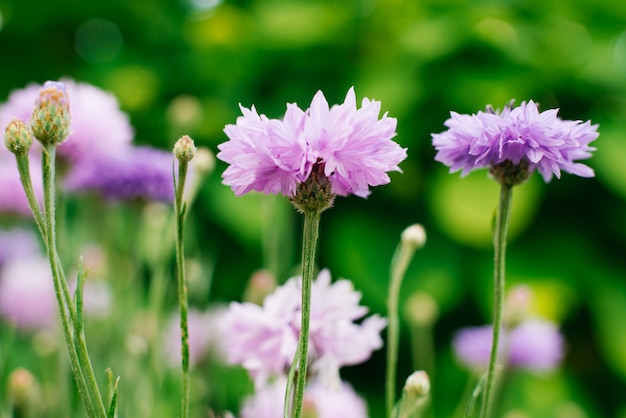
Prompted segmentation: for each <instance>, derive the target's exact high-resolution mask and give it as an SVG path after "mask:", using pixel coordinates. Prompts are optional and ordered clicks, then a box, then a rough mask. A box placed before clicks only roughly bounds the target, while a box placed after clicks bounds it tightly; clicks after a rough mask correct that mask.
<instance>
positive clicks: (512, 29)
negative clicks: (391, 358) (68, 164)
mask: <svg viewBox="0 0 626 418" xmlns="http://www.w3.org/2000/svg"><path fill="white" fill-rule="evenodd" d="M0 53H1V57H2V59H1V61H0V100H1V101H4V100H5V99H6V97H7V96H8V94H9V93H10V91H12V90H14V89H17V88H22V87H24V86H25V85H26V84H27V83H29V82H31V81H36V82H39V83H42V82H44V81H45V80H49V79H59V78H61V77H64V76H67V77H71V78H74V79H76V80H78V81H85V82H89V83H92V84H95V85H97V86H99V87H101V88H103V89H105V90H108V91H111V92H113V93H114V94H115V95H116V96H117V98H118V99H119V101H120V103H121V106H122V108H123V110H124V111H126V112H128V114H129V115H130V118H131V122H132V125H133V127H134V128H135V131H136V137H135V142H137V143H141V144H152V145H154V146H157V147H160V148H163V149H169V148H171V146H172V145H173V143H174V141H175V140H176V139H177V138H178V137H179V136H180V135H182V134H189V135H190V136H191V137H193V138H194V139H195V141H196V143H197V144H198V145H203V146H207V147H209V148H210V149H212V150H213V151H214V152H216V147H217V145H218V144H219V143H221V142H224V141H225V140H226V139H227V138H226V136H225V135H224V133H223V131H222V130H223V128H224V125H226V124H229V123H234V122H235V120H236V118H237V116H238V115H239V114H240V111H239V108H238V104H239V103H241V104H242V105H244V106H246V107H249V106H251V105H255V106H256V108H257V109H258V110H259V112H260V113H264V114H266V115H268V117H279V116H280V115H281V114H282V113H283V112H284V109H285V104H286V103H287V102H297V103H298V104H299V105H300V107H302V108H306V107H307V106H308V104H309V103H310V100H311V98H312V97H313V95H314V94H315V92H316V91H317V90H322V91H323V92H324V93H325V95H326V97H327V99H328V101H329V102H330V103H339V102H342V101H343V97H344V95H345V93H346V92H347V90H348V89H349V88H350V86H353V85H354V86H355V89H356V93H357V97H358V98H359V100H360V99H361V98H363V97H369V98H374V99H377V100H380V101H381V102H382V106H383V110H384V111H387V112H389V115H390V116H392V117H396V118H397V119H398V129H397V132H398V135H397V138H396V139H397V141H398V142H399V143H400V144H401V145H402V146H403V147H406V148H408V154H409V157H408V159H407V160H406V161H404V162H403V163H402V164H401V168H402V170H403V173H402V174H400V173H392V175H391V178H392V182H391V184H389V185H386V186H383V187H378V188H375V189H374V190H373V193H372V195H371V196H370V197H369V198H368V199H366V200H363V199H360V198H357V197H349V198H338V199H337V200H336V203H335V206H334V208H333V209H332V210H330V211H328V212H326V213H325V214H324V215H323V217H322V230H321V235H320V245H319V257H318V262H319V265H320V266H321V267H328V268H329V269H330V271H331V272H332V274H333V276H334V277H335V278H336V277H346V278H350V279H352V280H353V281H354V283H355V287H356V289H358V290H360V291H361V292H362V293H363V303H364V304H366V305H368V306H370V307H371V309H372V311H374V312H381V313H383V314H384V312H385V301H384V297H385V296H384V295H385V294H386V288H387V278H388V270H389V262H390V260H391V256H392V254H393V251H394V248H395V246H396V244H397V241H398V239H399V235H400V233H401V231H402V230H403V229H404V228H405V227H406V226H408V225H409V224H411V223H415V222H419V223H422V224H423V225H424V226H425V228H426V231H427V234H428V242H427V245H426V247H425V248H424V249H423V250H421V251H419V252H418V253H417V256H416V258H415V260H414V262H413V264H412V265H411V268H410V269H409V272H408V273H407V277H406V280H405V282H404V285H403V288H402V301H405V300H406V299H407V298H408V297H409V296H410V295H411V294H412V293H413V292H415V291H425V292H428V293H430V294H431V295H432V296H433V297H434V298H435V300H436V301H437V302H438V305H439V309H440V315H441V316H440V318H439V321H438V322H437V323H436V324H435V328H434V342H435V353H436V368H435V370H436V374H435V375H434V376H433V403H434V405H435V412H436V413H437V416H441V417H448V416H451V415H452V413H453V411H454V409H455V407H456V403H457V401H458V399H459V397H460V396H461V393H462V391H463V388H464V385H465V379H466V374H465V372H464V371H463V370H462V369H461V368H460V367H459V366H458V365H457V363H456V362H455V361H454V358H453V355H452V353H451V351H450V350H451V349H450V341H451V338H452V335H453V333H454V331H455V330H456V329H458V328H460V327H463V326H473V325H481V324H484V323H487V322H488V321H489V320H490V309H491V280H492V250H491V242H490V224H491V219H492V216H493V211H494V208H495V205H496V202H497V196H498V189H497V186H496V184H495V183H494V182H493V181H491V180H489V179H488V178H487V175H486V173H485V172H484V171H483V172H478V173H473V174H472V175H470V176H468V177H467V178H463V179H461V178H460V176H459V175H458V174H453V175H450V174H448V172H447V169H446V168H445V167H443V166H442V165H440V164H439V163H436V162H435V161H434V160H433V157H434V155H435V152H434V149H433V148H432V145H431V139H430V133H432V132H441V131H443V130H444V126H443V122H444V121H445V120H446V119H447V118H448V115H449V111H450V110H455V111H458V112H460V113H474V112H476V111H478V110H481V109H483V108H484V107H485V105H487V104H492V105H493V106H494V107H502V106H503V105H505V104H506V103H508V102H509V101H510V100H511V99H516V100H517V103H519V102H521V101H523V100H529V99H533V100H535V101H536V102H539V103H540V105H541V108H542V109H548V108H554V107H558V108H560V115H561V117H563V118H565V119H580V120H587V119H591V120H592V122H593V123H598V124H599V125H600V127H599V132H600V137H599V139H598V140H597V141H596V142H595V143H594V144H593V145H595V146H596V147H597V148H598V150H597V152H596V153H595V154H594V156H593V158H592V159H591V160H589V162H588V164H589V165H590V166H591V167H593V168H594V169H595V170H596V178H593V179H582V178H578V177H575V176H570V175H568V174H564V175H563V176H562V178H561V179H560V180H557V179H555V180H553V181H552V182H551V183H549V184H544V183H543V182H542V180H541V178H540V176H538V175H535V176H533V178H532V179H531V180H530V181H529V182H528V183H527V184H525V185H523V186H520V187H518V188H517V189H516V190H515V193H514V208H513V219H512V226H511V235H510V238H511V239H510V245H509V251H508V284H509V285H510V286H512V285H514V284H519V283H526V284H528V285H530V286H531V288H532V289H533V291H534V292H535V296H536V298H535V301H536V303H535V305H534V306H533V308H534V310H535V311H536V313H537V314H539V315H541V316H543V317H545V318H548V319H551V320H554V321H557V322H558V323H559V324H560V325H561V328H562V330H563V333H564V335H565V338H566V341H567V353H566V358H565V361H564V364H563V367H562V369H561V371H559V372H555V373H553V374H550V375H548V376H543V377H537V376H533V375H530V374H524V373H518V374H514V375H512V376H510V379H508V380H507V385H506V386H505V388H504V392H505V393H504V395H505V396H504V401H503V403H504V407H503V408H504V409H505V410H506V411H513V410H516V409H522V410H526V411H527V412H528V413H529V416H532V417H563V418H565V417H568V418H569V417H572V418H576V417H579V416H580V417H620V418H623V417H626V396H625V394H626V280H625V279H626V277H625V276H626V216H625V215H624V214H625V213H626V163H625V160H626V138H624V134H625V133H626V7H624V4H623V1H622V0H553V1H539V0H507V1H496V0H476V1H463V0H443V1H437V0H423V1H408V0H385V1H382V0H381V1H376V0H341V1H340V0H334V1H333V0H322V1H304V0H302V1H297V0H237V1H220V0H179V1H164V0H153V1H137V0H134V1H126V0H125V1H122V0H108V1H106V2H87V1H75V0H74V1H72V0H57V1H43V0H25V1H17V0H13V1H7V0H0ZM224 168H225V165H224V164H223V163H221V162H218V165H217V169H216V172H215V173H214V174H213V176H212V177H211V178H210V179H209V180H207V181H206V183H205V184H204V186H203V188H202V190H201V194H200V196H199V198H198V201H197V202H196V205H195V206H194V210H193V216H192V218H191V219H190V221H189V224H188V231H189V235H190V240H191V241H192V244H191V245H190V246H189V251H190V254H191V255H192V256H193V257H195V258H196V259H198V260H200V261H201V264H202V265H203V266H204V267H205V271H204V272H203V273H201V276H200V277H202V275H206V280H207V283H208V282H209V279H210V280H211V281H210V289H209V286H208V284H207V285H206V286H199V289H200V290H198V291H197V292H196V294H195V295H192V303H196V304H199V305H203V304H207V303H209V301H210V302H219V301H221V302H225V301H230V300H240V299H241V295H242V292H243V289H244V287H245V284H246V283H247V280H248V278H249V277H250V275H251V273H252V272H254V271H255V270H257V269H259V268H262V267H265V268H268V269H270V270H271V271H273V272H274V273H275V274H276V275H277V277H279V280H280V281H284V280H286V278H287V277H289V275H290V274H292V273H293V272H295V271H297V263H298V253H299V231H300V222H301V219H300V218H299V215H297V214H296V213H295V211H294V210H292V209H291V208H290V206H289V204H288V202H287V201H286V199H284V198H281V197H274V196H269V197H267V196H261V195H249V196H244V197H241V198H236V197H234V195H233V193H232V192H231V191H230V190H229V189H228V188H227V187H226V186H223V185H222V184H221V179H220V175H221V172H222V171H223V170H224ZM69 206H70V208H73V209H72V210H69V211H68V212H67V213H68V219H67V222H68V223H69V224H75V225H84V224H87V222H84V221H80V220H76V217H77V216H78V215H80V216H83V217H85V218H89V217H90V216H94V215H93V212H92V209H93V208H94V204H93V203H91V204H90V203H89V202H86V201H85V199H83V200H81V199H77V200H76V201H74V202H72V201H70V203H69ZM96 206H97V205H96ZM96 211H97V212H98V213H99V214H100V215H102V214H103V213H104V214H105V215H103V216H106V217H113V216H118V217H119V216H122V217H130V216H136V213H137V211H135V212H132V211H130V213H131V214H129V213H127V212H124V210H122V209H120V208H119V207H116V208H114V209H111V210H108V211H107V210H103V209H101V208H100V209H96ZM120 213H121V215H120ZM133 213H134V214H135V215H133ZM120 222H121V221H120ZM128 225H132V220H128V221H127V224H126V226H124V227H120V228H119V231H120V234H121V235H120V236H118V237H117V239H118V240H119V241H120V242H129V241H128V240H126V239H125V236H124V235H123V234H129V235H133V234H135V231H134V230H133V229H132V228H127V226H128ZM75 228H77V227H75ZM78 235H80V234H78ZM84 235H86V236H89V233H84ZM68 240H70V241H71V238H68ZM130 242H132V240H130ZM128 245H129V246H130V244H128ZM76 246H78V245H76ZM120 253H121V254H123V253H122V250H120ZM209 292H210V295H209ZM402 331H403V335H402V341H401V345H402V347H403V348H402V350H401V358H400V364H399V380H403V379H404V377H406V376H408V375H409V374H410V372H411V371H412V365H411V356H410V350H409V346H410V339H409V330H408V327H407V326H406V325H405V326H404V328H403V330H402ZM112 366H113V367H115V365H114V364H112ZM383 370H384V352H383V351H379V352H377V353H376V354H375V356H374V357H373V358H372V360H371V361H370V362H368V363H367V364H365V365H361V366H354V367H350V368H347V369H345V370H344V371H343V377H344V378H346V379H348V380H350V381H351V382H352V383H353V385H354V386H355V388H356V389H357V390H358V391H359V392H360V393H361V394H363V395H364V396H366V397H367V398H368V400H369V403H370V410H371V411H372V416H381V415H380V414H381V412H380V411H381V407H382V399H383V394H382V393H383V386H384V385H383V376H384V373H383ZM116 373H120V374H124V370H116ZM122 382H126V384H128V385H132V378H130V377H128V378H123V380H122ZM122 393H123V385H122ZM120 402H121V403H122V404H123V403H124V402H131V400H130V399H126V400H124V399H123V398H121V400H120Z"/></svg>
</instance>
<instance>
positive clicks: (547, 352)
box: [452, 319, 564, 371]
mask: <svg viewBox="0 0 626 418" xmlns="http://www.w3.org/2000/svg"><path fill="white" fill-rule="evenodd" d="M492 329H493V328H492V327H491V326H483V327H470V328H463V329H461V330H459V331H458V332H457V333H456V335H455V337H454V339H453V342H452V347H453V349H454V353H455V354H456V356H457V358H458V359H459V361H460V362H461V363H462V364H463V365H464V366H466V367H467V368H469V369H470V370H474V371H480V370H483V369H484V368H486V367H487V364H488V363H489V354H490V350H491V341H492ZM501 335H502V337H501V338H500V344H499V347H498V349H499V350H500V351H499V352H500V353H501V354H502V355H501V356H500V357H499V358H501V359H502V361H503V362H505V363H506V365H507V366H510V367H515V368H521V369H526V370H531V371H549V370H552V369H554V368H556V367H558V365H559V364H560V362H561V360H562V359H563V355H564V354H563V351H564V342H563V336H562V335H561V334H560V332H559V330H558V328H557V327H556V325H555V324H553V323H551V322H547V321H541V320H536V319H533V320H528V321H526V322H523V323H521V324H519V325H518V326H516V327H515V328H513V329H511V330H510V331H504V332H503V334H501Z"/></svg>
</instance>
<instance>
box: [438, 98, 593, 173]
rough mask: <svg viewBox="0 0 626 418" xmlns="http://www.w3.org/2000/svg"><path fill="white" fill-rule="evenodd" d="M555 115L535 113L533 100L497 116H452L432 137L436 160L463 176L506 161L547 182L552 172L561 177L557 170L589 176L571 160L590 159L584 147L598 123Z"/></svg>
mask: <svg viewBox="0 0 626 418" xmlns="http://www.w3.org/2000/svg"><path fill="white" fill-rule="evenodd" d="M557 112H558V109H550V110H546V111H544V112H541V113H540V112H539V110H538V107H537V105H536V104H535V103H534V102H533V101H529V102H528V103H526V102H523V103H522V104H521V105H520V106H519V107H516V108H511V107H510V106H509V107H506V108H505V109H504V110H503V111H502V112H495V111H493V109H491V108H490V107H488V108H487V110H486V111H485V112H478V113H477V114H475V115H461V114H458V113H456V112H451V113H450V115H451V117H450V119H448V120H447V121H446V122H445V123H444V124H445V125H446V126H447V127H448V130H447V131H444V132H442V133H439V134H432V138H433V145H434V147H435V149H436V150H437V155H436V156H435V160H437V161H439V162H441V163H443V164H445V165H447V166H449V167H450V172H454V171H458V170H462V175H466V174H468V173H469V172H470V171H471V170H474V169H478V168H486V167H488V168H491V169H493V168H495V167H497V166H499V165H501V164H503V163H506V162H507V161H509V162H510V163H512V164H513V165H514V166H520V167H521V168H522V171H524V173H523V174H524V175H525V176H526V177H527V176H528V175H530V174H531V173H532V172H533V171H534V170H535V169H536V170H538V171H539V172H540V173H541V175H542V176H543V178H544V180H545V181H546V182H549V181H550V180H551V179H552V175H553V174H554V175H555V176H556V177H557V178H560V176H561V170H563V171H566V172H568V173H571V174H576V175H578V176H581V177H593V175H594V173H593V170H592V169H591V168H589V167H587V166H586V165H584V164H581V163H577V162H576V161H577V160H582V159H586V158H589V157H591V151H594V150H595V148H592V147H590V146H589V143H590V142H592V141H593V140H595V139H596V138H597V137H598V132H597V129H598V125H591V122H590V121H587V122H584V123H582V122H581V121H569V120H562V119H560V118H559V117H558V116H557ZM520 180H522V181H523V180H525V178H521V179H520Z"/></svg>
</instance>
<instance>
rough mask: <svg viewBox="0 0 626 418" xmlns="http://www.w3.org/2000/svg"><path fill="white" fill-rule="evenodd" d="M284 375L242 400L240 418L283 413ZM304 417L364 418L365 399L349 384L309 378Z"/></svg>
mask: <svg viewBox="0 0 626 418" xmlns="http://www.w3.org/2000/svg"><path fill="white" fill-rule="evenodd" d="M286 387H287V378H286V377H284V376H280V377H278V378H276V379H275V380H273V381H272V382H269V383H268V384H267V385H264V386H263V387H261V388H259V389H258V390H257V391H256V393H255V394H254V395H252V396H250V397H248V398H246V399H245V400H244V402H243V406H242V408H241V411H240V412H239V417H240V418H278V417H282V416H283V405H284V400H285V389H286ZM303 416H314V417H318V418H366V417H367V406H366V404H365V401H364V400H363V399H362V398H361V397H359V395H357V394H356V392H355V391H354V389H352V387H351V386H350V385H349V384H347V383H345V382H340V383H339V385H337V386H336V387H328V386H324V385H322V384H320V383H319V382H317V381H315V380H314V381H312V382H311V383H310V384H309V385H308V386H307V388H306V390H305V392H304V406H303Z"/></svg>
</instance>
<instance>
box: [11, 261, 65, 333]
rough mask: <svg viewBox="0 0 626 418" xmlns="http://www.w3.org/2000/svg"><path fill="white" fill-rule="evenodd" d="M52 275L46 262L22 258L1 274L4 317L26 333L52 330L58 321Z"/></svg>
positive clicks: (12, 262) (13, 262)
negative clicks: (45, 329) (27, 331)
mask: <svg viewBox="0 0 626 418" xmlns="http://www.w3.org/2000/svg"><path fill="white" fill-rule="evenodd" d="M56 309H57V308H56V300H55V296H54V286H53V283H52V274H51V273H50V266H49V265H48V261H47V260H46V258H44V257H42V256H31V257H26V258H23V257H20V258H15V259H13V260H11V261H9V262H7V263H6V264H5V265H4V266H3V268H2V270H1V273H0V315H1V316H2V317H4V318H5V319H7V320H8V321H9V322H11V323H13V324H14V325H15V326H16V327H17V328H20V329H23V330H37V329H42V328H49V327H51V326H52V325H53V324H54V321H55V318H56Z"/></svg>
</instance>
